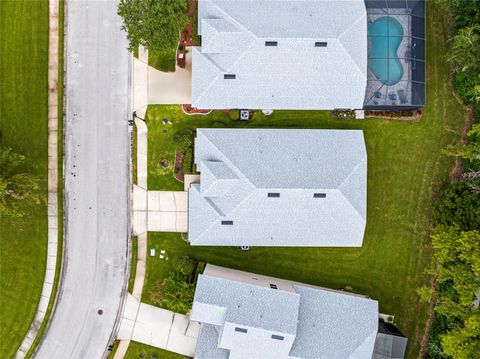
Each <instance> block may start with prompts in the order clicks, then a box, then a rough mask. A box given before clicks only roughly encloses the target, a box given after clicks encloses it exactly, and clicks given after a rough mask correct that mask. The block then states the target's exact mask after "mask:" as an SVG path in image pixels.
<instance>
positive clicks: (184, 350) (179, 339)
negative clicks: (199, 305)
mask: <svg viewBox="0 0 480 359" xmlns="http://www.w3.org/2000/svg"><path fill="white" fill-rule="evenodd" d="M199 330H200V324H199V323H196V322H190V319H189V317H188V316H186V315H183V314H179V313H174V312H172V311H169V310H165V309H162V308H157V307H155V306H152V305H149V304H145V303H140V301H139V300H138V299H137V298H135V297H134V296H133V295H130V294H129V295H128V297H127V303H126V306H125V311H124V314H123V318H122V322H121V324H120V330H119V332H118V335H117V339H120V340H122V341H130V340H133V341H136V342H139V343H143V344H146V345H150V346H153V347H156V348H160V349H165V350H168V351H171V352H174V353H179V354H182V355H186V356H189V357H193V356H194V355H195V348H196V345H197V338H198V333H199Z"/></svg>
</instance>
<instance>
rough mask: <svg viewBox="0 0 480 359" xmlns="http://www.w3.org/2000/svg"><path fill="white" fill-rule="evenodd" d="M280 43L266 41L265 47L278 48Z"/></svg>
mask: <svg viewBox="0 0 480 359" xmlns="http://www.w3.org/2000/svg"><path fill="white" fill-rule="evenodd" d="M277 45H278V43H277V42H276V41H265V46H277Z"/></svg>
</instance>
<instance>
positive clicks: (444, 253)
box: [432, 226, 480, 359]
mask: <svg viewBox="0 0 480 359" xmlns="http://www.w3.org/2000/svg"><path fill="white" fill-rule="evenodd" d="M432 247H433V249H434V253H433V259H434V262H435V263H436V265H437V267H438V282H439V291H438V293H437V303H436V305H435V312H436V313H437V315H439V317H440V318H442V321H443V322H445V323H450V324H449V325H447V326H446V328H447V330H446V333H444V334H441V335H440V338H441V349H442V351H443V353H444V354H446V355H447V356H450V357H452V358H453V359H467V358H468V359H470V358H478V356H476V355H478V353H480V350H479V349H480V312H479V309H478V308H476V307H475V306H474V304H473V302H474V299H475V296H476V294H477V293H478V291H479V290H480V232H479V231H476V230H473V231H462V230H460V228H459V227H458V226H452V227H446V226H439V227H437V228H436V229H435V233H434V235H433V236H432ZM437 334H438V333H436V335H437ZM437 337H438V336H437ZM436 350H438V347H437V348H436ZM439 357H441V355H439Z"/></svg>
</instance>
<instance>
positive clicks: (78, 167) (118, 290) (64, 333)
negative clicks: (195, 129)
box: [35, 0, 131, 359]
mask: <svg viewBox="0 0 480 359" xmlns="http://www.w3.org/2000/svg"><path fill="white" fill-rule="evenodd" d="M66 11H67V12H66V22H67V24H66V25H67V34H66V38H65V40H66V44H67V46H66V64H67V73H66V75H67V76H66V89H65V94H66V101H67V115H66V122H65V168H64V178H65V194H64V195H65V199H66V203H65V204H66V205H65V208H64V215H65V219H66V226H65V242H64V244H65V249H64V265H63V272H62V278H61V282H60V288H59V292H58V297H57V303H56V306H55V309H54V312H53V316H52V318H51V320H50V323H49V326H48V328H47V331H46V332H45V335H44V338H43V340H42V341H41V343H40V345H39V348H38V350H37V353H36V355H35V357H36V358H39V359H57V358H58V359H60V358H62V359H64V358H69V359H77V358H78V359H85V358H88V359H96V358H102V357H103V356H104V354H105V351H106V349H107V346H108V345H109V344H110V339H111V337H112V335H113V331H114V329H115V325H116V323H117V317H118V316H119V312H120V310H121V307H122V304H123V295H124V293H125V291H124V289H125V285H126V276H127V272H128V270H127V243H128V239H129V228H130V223H129V221H130V216H129V213H130V212H129V211H130V208H129V192H130V191H129V188H130V187H129V178H130V174H129V158H130V157H129V156H130V137H129V132H128V122H127V121H128V119H130V118H131V115H130V113H129V111H130V100H129V98H130V82H129V81H130V80H129V79H130V76H129V68H130V66H129V65H130V56H129V53H128V52H127V50H126V49H127V41H126V38H125V34H124V33H123V32H122V31H121V30H120V24H121V20H120V18H119V17H118V16H117V15H116V13H117V1H112V0H108V1H98V0H88V1H87V0H70V1H68V2H67V9H66Z"/></svg>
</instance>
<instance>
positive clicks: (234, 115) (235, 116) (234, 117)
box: [229, 110, 240, 120]
mask: <svg viewBox="0 0 480 359" xmlns="http://www.w3.org/2000/svg"><path fill="white" fill-rule="evenodd" d="M229 116H230V118H231V119H232V120H238V119H239V118H240V110H230V111H229Z"/></svg>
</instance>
